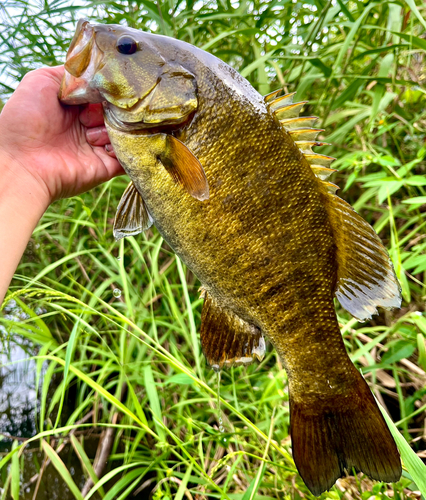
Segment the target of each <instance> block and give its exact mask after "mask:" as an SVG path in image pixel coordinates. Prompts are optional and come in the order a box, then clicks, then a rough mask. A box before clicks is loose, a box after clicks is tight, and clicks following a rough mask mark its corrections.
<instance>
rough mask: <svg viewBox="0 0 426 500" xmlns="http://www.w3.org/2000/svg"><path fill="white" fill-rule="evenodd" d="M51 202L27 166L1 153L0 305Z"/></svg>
mask: <svg viewBox="0 0 426 500" xmlns="http://www.w3.org/2000/svg"><path fill="white" fill-rule="evenodd" d="M48 205H49V200H48V196H47V193H46V192H45V190H43V189H42V188H41V187H40V186H39V185H37V182H36V181H35V180H34V181H32V182H29V181H28V176H27V175H26V174H25V169H22V168H15V165H14V164H13V160H12V159H10V158H8V157H6V156H4V155H1V153H0V304H1V303H2V302H3V299H4V296H5V295H6V292H7V289H8V286H9V284H10V281H11V279H12V277H13V274H14V272H15V270H16V268H17V266H18V264H19V261H20V259H21V257H22V254H23V253H24V250H25V248H26V246H27V244H28V241H29V239H30V237H31V234H32V232H33V231H34V228H35V227H36V225H37V223H38V221H39V220H40V218H41V217H42V215H43V213H44V212H45V210H46V209H47V207H48Z"/></svg>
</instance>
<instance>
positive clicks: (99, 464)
mask: <svg viewBox="0 0 426 500" xmlns="http://www.w3.org/2000/svg"><path fill="white" fill-rule="evenodd" d="M126 395H127V384H123V387H122V388H121V397H120V401H121V402H123V401H124V400H125V399H126ZM119 416H120V413H119V412H115V413H114V414H113V416H112V419H111V423H112V424H114V425H115V424H116V423H117V421H118V418H119ZM115 431H116V428H115V427H108V428H107V429H106V430H105V431H104V432H103V433H102V435H101V437H100V439H99V444H98V449H97V450H96V456H95V460H94V462H93V470H94V471H95V474H96V476H97V477H98V479H100V478H101V477H102V475H103V473H104V470H105V466H106V464H107V463H108V457H109V455H110V453H111V449H112V445H113V444H114V437H115ZM93 484H94V483H93V480H92V478H91V477H89V478H87V480H86V482H85V484H84V486H83V489H82V490H81V494H82V495H83V497H85V496H86V495H87V494H88V493H89V491H90V489H91V488H92V486H93Z"/></svg>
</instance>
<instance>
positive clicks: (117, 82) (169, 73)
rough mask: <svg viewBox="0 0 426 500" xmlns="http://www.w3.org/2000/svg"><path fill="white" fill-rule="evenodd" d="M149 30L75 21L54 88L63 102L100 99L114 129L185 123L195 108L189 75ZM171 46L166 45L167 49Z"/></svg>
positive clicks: (190, 76) (195, 97) (196, 100)
mask: <svg viewBox="0 0 426 500" xmlns="http://www.w3.org/2000/svg"><path fill="white" fill-rule="evenodd" d="M152 37H153V35H150V34H148V33H144V32H142V31H138V30H134V29H131V28H127V27H124V26H119V25H100V24H91V23H90V22H89V21H88V20H85V19H81V20H80V21H79V22H78V25H77V29H76V33H75V35H74V38H73V40H72V42H71V45H70V48H69V50H68V53H67V56H66V62H65V75H64V78H63V81H62V84H61V88H60V91H59V99H60V100H61V101H62V102H63V103H64V104H84V103H96V102H103V103H104V106H105V110H106V114H107V116H108V117H110V119H111V121H112V123H113V124H114V125H115V126H117V127H118V128H123V129H128V128H150V127H156V126H160V125H161V126H162V125H174V124H181V123H183V122H185V121H186V120H187V119H188V118H189V117H190V115H191V114H192V113H193V112H194V111H195V110H196V109H197V106H198V99H197V85H196V79H195V77H194V75H193V74H192V73H191V72H190V71H189V70H187V69H186V68H184V67H183V66H182V65H181V64H180V63H179V62H176V59H175V56H174V55H172V54H170V57H168V44H167V37H162V38H163V39H164V43H163V47H162V49H161V51H160V49H159V48H158V46H157V44H155V43H153V41H152ZM169 50H170V49H169Z"/></svg>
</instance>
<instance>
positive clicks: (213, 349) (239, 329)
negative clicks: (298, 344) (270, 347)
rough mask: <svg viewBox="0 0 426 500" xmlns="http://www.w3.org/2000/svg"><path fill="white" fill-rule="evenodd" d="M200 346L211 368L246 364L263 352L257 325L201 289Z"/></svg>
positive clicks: (261, 339)
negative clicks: (245, 319)
mask: <svg viewBox="0 0 426 500" xmlns="http://www.w3.org/2000/svg"><path fill="white" fill-rule="evenodd" d="M202 296H203V297H204V305H203V310H202V314H201V329H200V339H201V347H202V348H203V352H204V355H205V357H206V358H207V362H208V363H209V365H211V366H212V367H213V368H215V369H220V368H223V367H224V366H226V367H230V366H234V365H247V364H249V363H251V362H252V361H254V359H255V358H257V359H258V360H259V361H262V359H263V356H264V355H265V349H266V347H265V339H264V338H263V335H262V332H261V331H260V329H259V328H257V327H256V326H254V325H251V324H249V323H247V322H246V321H244V320H242V319H241V318H240V317H239V316H237V315H236V314H235V313H233V312H232V311H230V310H227V309H224V308H222V307H221V306H220V305H219V304H218V303H217V302H216V300H215V299H213V297H211V296H210V295H209V294H208V293H207V292H206V291H205V290H203V295H202Z"/></svg>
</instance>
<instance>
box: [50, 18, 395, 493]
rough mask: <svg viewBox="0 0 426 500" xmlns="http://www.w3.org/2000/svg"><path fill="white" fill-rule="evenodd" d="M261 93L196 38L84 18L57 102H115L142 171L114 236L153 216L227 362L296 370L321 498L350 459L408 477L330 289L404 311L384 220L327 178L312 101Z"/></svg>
mask: <svg viewBox="0 0 426 500" xmlns="http://www.w3.org/2000/svg"><path fill="white" fill-rule="evenodd" d="M294 95H295V93H294V92H293V93H290V94H283V92H282V90H281V89H279V90H277V91H275V92H272V93H271V94H269V95H267V96H265V97H263V96H261V95H260V94H259V93H258V92H257V91H256V90H255V89H254V88H253V87H252V86H251V85H250V83H249V82H248V81H247V80H246V79H244V78H243V77H242V76H241V75H240V74H239V73H238V72H237V71H236V70H234V69H233V68H231V67H230V66H229V65H227V64H226V63H224V62H223V61H221V60H220V59H218V58H216V57H215V56H213V55H211V54H209V53H207V52H205V51H203V50H201V49H199V48H197V47H194V46H192V45H190V44H188V43H186V42H183V41H180V40H176V39H173V38H169V37H165V36H160V35H156V34H151V33H146V32H142V31H138V30H135V29H131V28H127V27H124V26H118V25H102V24H92V23H90V22H89V21H88V20H84V19H83V20H80V21H79V22H78V25H77V28H76V33H75V36H74V38H73V40H72V42H71V45H70V48H69V50H68V53H67V56H66V62H65V75H64V78H63V82H62V84H61V88H60V91H59V99H60V100H61V102H62V103H63V104H66V105H78V104H84V103H100V102H101V103H103V110H104V119H105V124H106V127H107V131H108V135H109V138H110V141H111V144H112V146H113V148H114V151H115V154H116V156H117V158H118V160H119V162H120V163H121V165H122V166H123V168H124V170H125V171H126V173H127V174H128V175H129V177H130V179H131V182H130V184H129V185H128V187H127V189H126V190H125V192H124V194H123V196H122V199H121V201H120V203H119V205H118V208H117V214H116V218H115V222H114V235H115V237H116V238H117V239H120V238H123V237H126V236H130V235H136V234H138V233H140V232H142V231H144V230H146V229H148V228H149V227H150V226H151V225H152V224H155V226H156V227H157V229H158V231H159V232H160V234H161V235H162V237H163V238H164V240H165V241H166V242H167V243H168V244H169V245H170V246H171V248H172V249H173V250H174V252H175V253H176V255H178V256H179V258H180V259H182V261H183V262H184V263H185V264H186V265H187V266H188V268H190V269H191V270H192V271H193V272H194V274H195V275H196V276H197V277H198V279H199V280H200V282H201V285H202V295H203V297H204V304H203V308H202V314H201V326H200V340H201V346H202V350H203V352H204V355H205V357H206V359H207V361H208V363H209V364H210V365H211V366H212V367H213V368H214V369H216V370H220V369H222V368H226V367H229V366H239V365H246V364H248V363H250V362H252V361H253V360H255V359H259V360H261V359H262V358H263V356H264V354H265V339H266V338H267V339H269V341H270V342H271V343H272V345H273V346H274V348H275V349H276V351H277V353H278V355H279V358H280V359H281V361H282V363H283V366H284V368H285V370H286V372H287V376H288V386H289V401H290V434H291V441H292V445H291V447H292V453H293V458H294V462H295V464H296V467H297V470H298V472H299V474H300V476H301V478H302V479H303V481H304V482H305V484H306V486H307V487H308V489H309V490H310V491H311V492H312V493H313V494H314V495H316V496H319V495H320V494H321V493H322V492H324V491H326V490H328V489H330V488H331V487H332V486H333V484H334V483H335V481H336V480H337V479H338V478H340V477H341V476H342V475H343V474H344V473H345V470H347V471H349V472H350V471H351V470H352V468H354V469H355V470H356V471H361V472H363V473H365V474H366V475H368V476H370V477H371V478H373V479H376V480H379V481H384V482H396V481H398V480H399V479H400V477H401V460H400V456H399V452H398V449H397V447H396V444H395V442H394V440H393V438H392V435H391V433H390V431H389V429H388V427H387V425H386V423H385V420H384V418H383V416H382V414H381V412H380V410H379V408H378V406H377V404H376V402H375V399H374V397H373V395H372V393H371V391H370V389H369V387H368V384H367V383H366V381H365V380H364V378H363V377H362V375H361V374H360V372H359V371H358V370H357V369H356V368H355V366H354V364H353V363H352V362H351V360H350V358H349V356H348V354H347V352H346V349H345V346H344V343H343V340H342V335H341V332H340V328H339V324H338V321H337V316H336V311H335V306H334V302H333V299H334V297H336V298H337V299H338V301H339V302H340V304H341V305H342V307H343V308H344V309H346V310H347V311H348V312H349V313H351V314H352V315H353V316H354V317H355V318H357V319H358V320H359V321H365V320H367V319H369V318H371V317H372V315H373V314H376V313H377V308H378V307H381V308H385V309H392V308H398V307H400V304H401V295H400V286H399V283H398V280H397V278H396V276H395V272H394V269H393V265H392V262H391V260H390V258H389V255H388V253H387V251H386V249H385V248H384V246H383V244H382V242H381V240H380V239H379V237H378V236H377V234H376V233H375V231H374V230H373V228H372V227H371V226H370V225H369V224H368V223H367V222H366V221H365V220H364V219H362V218H361V217H360V216H359V215H358V214H357V213H356V212H355V211H354V210H353V208H352V207H351V206H350V205H349V204H348V203H346V202H345V201H344V200H343V199H342V198H340V197H339V196H338V195H337V194H336V191H337V189H338V187H337V186H336V185H335V184H333V183H331V182H329V180H328V179H329V176H330V175H331V174H332V173H333V172H334V171H335V170H334V169H333V168H331V163H332V161H333V159H334V158H332V157H329V156H326V155H323V154H320V153H317V152H314V151H313V148H314V147H315V146H321V145H323V144H324V143H322V142H320V141H318V140H317V137H318V135H319V133H320V132H322V130H321V129H316V128H315V127H314V124H315V121H316V117H312V116H300V114H299V113H300V111H301V109H302V108H303V106H304V105H305V104H306V103H305V102H293V99H294Z"/></svg>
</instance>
